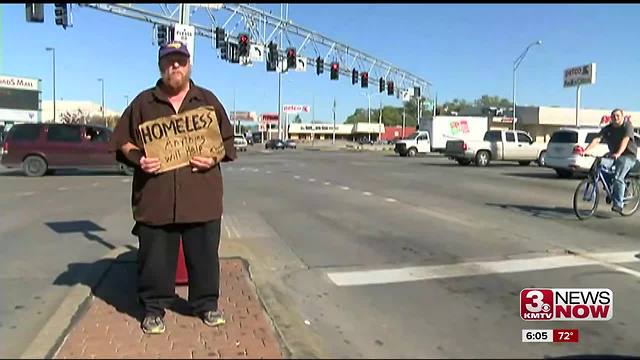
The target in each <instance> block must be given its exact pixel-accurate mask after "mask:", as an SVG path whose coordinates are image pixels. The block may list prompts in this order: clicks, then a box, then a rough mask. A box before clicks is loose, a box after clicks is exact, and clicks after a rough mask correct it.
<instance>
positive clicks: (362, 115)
mask: <svg viewBox="0 0 640 360" xmlns="http://www.w3.org/2000/svg"><path fill="white" fill-rule="evenodd" d="M371 119H372V121H373V112H372V113H371ZM367 121H368V117H367V109H362V108H357V109H356V110H355V111H354V112H353V114H351V115H349V117H347V119H346V120H345V121H344V123H345V124H355V123H359V122H367Z"/></svg>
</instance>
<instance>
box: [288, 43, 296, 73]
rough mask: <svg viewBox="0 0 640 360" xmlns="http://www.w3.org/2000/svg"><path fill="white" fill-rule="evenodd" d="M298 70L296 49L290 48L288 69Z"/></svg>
mask: <svg viewBox="0 0 640 360" xmlns="http://www.w3.org/2000/svg"><path fill="white" fill-rule="evenodd" d="M295 68H296V49H295V48H288V49H287V69H295Z"/></svg>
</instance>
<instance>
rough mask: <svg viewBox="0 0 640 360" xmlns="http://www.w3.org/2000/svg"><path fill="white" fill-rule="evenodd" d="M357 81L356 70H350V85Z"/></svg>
mask: <svg viewBox="0 0 640 360" xmlns="http://www.w3.org/2000/svg"><path fill="white" fill-rule="evenodd" d="M357 83H358V70H356V69H353V70H351V85H355V84H357Z"/></svg>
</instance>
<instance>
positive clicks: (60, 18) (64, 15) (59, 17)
mask: <svg viewBox="0 0 640 360" xmlns="http://www.w3.org/2000/svg"><path fill="white" fill-rule="evenodd" d="M54 6H55V14H56V25H60V26H62V27H63V28H64V29H66V28H67V26H69V13H68V11H67V3H58V4H54Z"/></svg>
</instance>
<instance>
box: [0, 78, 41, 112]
mask: <svg viewBox="0 0 640 360" xmlns="http://www.w3.org/2000/svg"><path fill="white" fill-rule="evenodd" d="M40 103H41V91H40V80H38V79H34V78H26V77H17V76H8V75H0V122H40V121H41V118H42V111H41V109H40Z"/></svg>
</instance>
